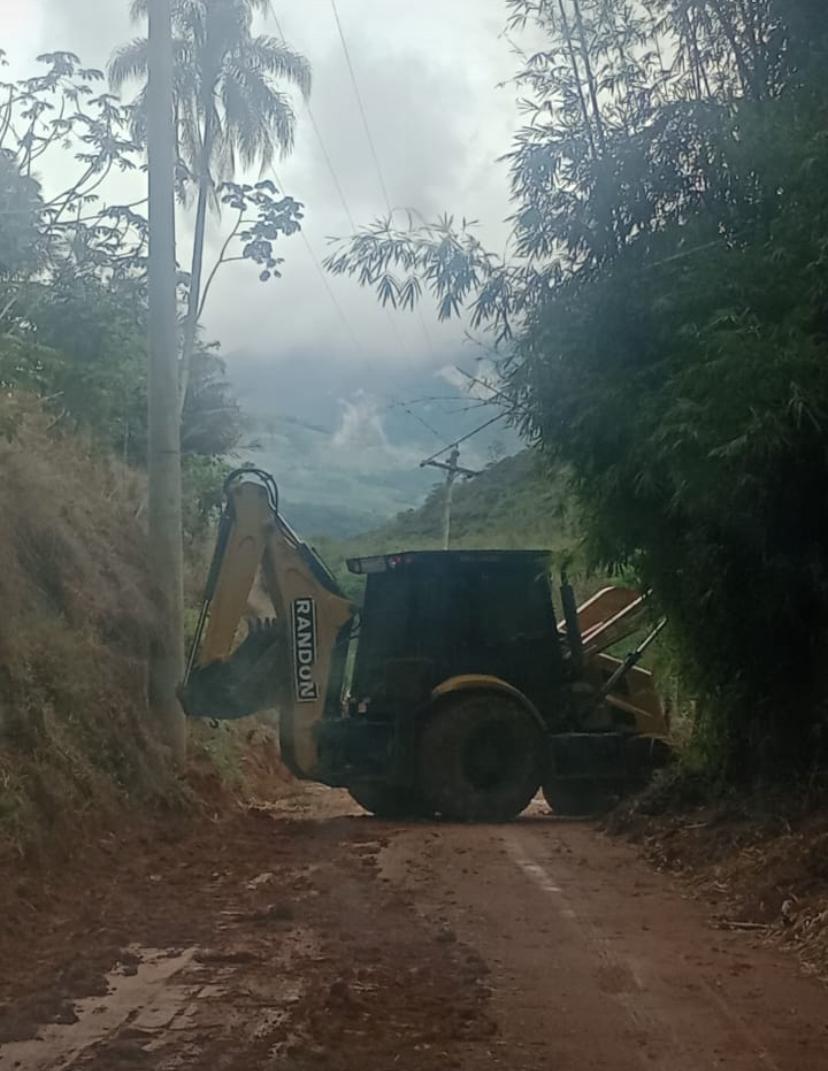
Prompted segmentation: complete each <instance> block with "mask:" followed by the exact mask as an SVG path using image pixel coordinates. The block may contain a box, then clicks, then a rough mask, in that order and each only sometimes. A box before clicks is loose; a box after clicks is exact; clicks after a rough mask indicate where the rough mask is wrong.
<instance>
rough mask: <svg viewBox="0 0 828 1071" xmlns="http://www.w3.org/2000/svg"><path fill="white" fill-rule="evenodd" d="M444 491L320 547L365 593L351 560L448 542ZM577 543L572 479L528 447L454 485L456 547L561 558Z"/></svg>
mask: <svg viewBox="0 0 828 1071" xmlns="http://www.w3.org/2000/svg"><path fill="white" fill-rule="evenodd" d="M444 493H445V492H444V487H443V484H442V483H440V484H437V485H436V486H435V487H434V489H433V490H432V491H431V493H430V494H429V496H428V498H427V499H426V501H425V503H424V504H423V505H422V506H421V507H420V508H419V509H410V510H406V511H405V512H403V513H399V514H398V515H397V516H396V517H395V518H394V519H393V520H391V521H389V522H388V523H387V524H384V525H383V526H382V527H380V528H377V529H375V530H374V531H371V532H367V533H366V534H364V535H361V536H355V537H354V538H352V539H346V540H331V539H320V540H319V541H318V549H319V551H320V553H321V554H322V555H323V557H324V558H325V559H326V561H327V562H328V564H329V566H330V567H331V568H332V569H333V570H334V572H335V573H336V574H337V576H338V577H339V578H340V581H341V582H342V583H343V586H344V587H345V588H346V590H347V591H349V593H351V594H356V593H357V592H358V591H359V581H358V579H357V578H355V577H351V576H350V575H349V574H348V572H347V569H346V567H345V560H346V559H347V558H350V557H357V556H362V555H369V554H383V553H392V552H394V551H401V550H433V549H438V548H440V547H441V546H442V520H443V495H444ZM577 547H578V535H577V518H576V515H575V512H574V510H573V507H572V502H571V498H570V496H569V495H568V493H567V489H566V480H565V478H564V477H563V476H558V477H557V478H556V477H555V476H554V475H553V474H550V473H549V471H548V470H544V469H543V467H542V465H541V463H540V461H539V459H538V456H537V455H536V454H535V453H533V452H532V451H530V450H525V451H523V452H522V453H520V454H517V455H516V456H514V457H509V458H506V459H505V460H503V461H499V462H497V463H496V464H493V465H490V466H489V467H488V468H487V469H486V470H485V471H484V472H482V473H481V475H480V476H477V477H475V478H474V479H472V480H468V481H464V482H462V483H459V484H458V485H457V486H456V488H455V492H454V502H453V508H452V548H454V549H467V550H472V549H477V550H510V549H515V550H517V549H548V550H551V551H553V553H554V554H555V558H556V559H557V560H558V562H559V563H560V564H563V563H564V561H565V559H567V558H571V557H573V556H574V555H575V553H576V550H577Z"/></svg>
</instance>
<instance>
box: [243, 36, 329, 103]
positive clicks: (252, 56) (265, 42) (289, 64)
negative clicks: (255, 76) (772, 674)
mask: <svg viewBox="0 0 828 1071" xmlns="http://www.w3.org/2000/svg"><path fill="white" fill-rule="evenodd" d="M244 54H245V58H246V59H247V60H248V61H249V62H250V63H251V64H253V65H255V66H257V67H259V68H260V69H261V70H262V71H266V72H267V73H268V74H270V75H273V76H274V77H275V78H283V79H285V81H287V82H291V83H293V85H295V86H296V87H297V88H298V89H300V90H301V92H302V96H303V97H305V99H307V98H308V97H309V96H310V93H311V86H312V74H311V65H310V63H309V62H308V60H307V59H306V58H305V57H304V56H303V55H301V54H300V53H299V52H295V51H294V50H293V49H292V48H289V47H288V46H287V45H286V44H285V43H284V41H280V40H279V38H278V37H270V36H268V35H267V34H260V35H259V36H258V37H254V38H252V39H251V40H250V41H249V42H247V43H246V45H245V49H244Z"/></svg>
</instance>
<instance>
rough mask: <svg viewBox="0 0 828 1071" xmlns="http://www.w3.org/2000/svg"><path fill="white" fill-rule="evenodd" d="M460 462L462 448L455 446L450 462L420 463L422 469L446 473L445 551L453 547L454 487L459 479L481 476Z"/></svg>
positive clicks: (444, 509)
mask: <svg viewBox="0 0 828 1071" xmlns="http://www.w3.org/2000/svg"><path fill="white" fill-rule="evenodd" d="M459 460H460V447H459V446H456V445H455V446H454V447H452V451H451V453H450V454H449V459H448V462H446V461H437V460H435V459H434V458H429V460H428V461H422V462H421V463H420V468H434V469H442V470H443V471H444V472H445V473H446V490H445V497H444V499H443V550H449V549H450V547H451V507H452V503H453V501H454V485H455V483H456V482H457V477H458V476H465V477H466V478H467V479H470V478H471V477H472V476H479V475H480V474H479V473H478V472H475V471H474V470H473V469H464V468H462V467H461V466H460V465H459V464H458V462H459Z"/></svg>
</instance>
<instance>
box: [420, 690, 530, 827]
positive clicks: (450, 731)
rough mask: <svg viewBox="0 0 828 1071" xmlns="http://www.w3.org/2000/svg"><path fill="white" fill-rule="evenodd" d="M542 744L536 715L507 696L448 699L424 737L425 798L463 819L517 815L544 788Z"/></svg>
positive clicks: (441, 810)
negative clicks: (541, 786)
mask: <svg viewBox="0 0 828 1071" xmlns="http://www.w3.org/2000/svg"><path fill="white" fill-rule="evenodd" d="M542 743H543V741H542V736H541V731H540V728H539V727H538V725H537V724H536V722H535V720H534V718H533V717H532V716H531V714H530V713H529V712H528V711H527V710H525V709H524V708H523V707H522V706H521V705H520V704H519V703H518V702H516V701H515V700H513V699H511V698H509V697H508V696H504V695H499V694H497V693H488V692H476V693H472V694H467V695H458V696H456V697H453V698H451V699H449V700H444V701H443V703H442V704H441V705H440V707H439V708H438V709H437V710H436V711H435V712H434V713H433V715H432V717H431V720H430V721H429V722H428V724H427V725H426V727H425V729H424V731H423V735H422V738H421V741H420V784H421V786H422V790H423V795H424V796H425V799H426V802H427V803H428V805H429V806H430V807H431V808H433V810H434V811H435V812H437V813H438V814H441V815H442V816H443V817H444V818H449V819H453V820H455V821H460V822H505V821H509V820H511V819H512V818H516V817H517V816H518V815H519V814H520V813H521V811H523V810H525V808H526V807H527V806H528V805H529V803H530V802H531V800H532V799H533V798H534V796H535V795H536V794H537V791H538V789H539V788H540V781H541V753H542Z"/></svg>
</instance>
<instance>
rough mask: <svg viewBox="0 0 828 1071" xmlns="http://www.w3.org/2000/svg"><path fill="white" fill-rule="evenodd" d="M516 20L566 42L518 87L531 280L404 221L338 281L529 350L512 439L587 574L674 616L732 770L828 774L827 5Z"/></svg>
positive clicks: (681, 657) (533, 63) (586, 10)
mask: <svg viewBox="0 0 828 1071" xmlns="http://www.w3.org/2000/svg"><path fill="white" fill-rule="evenodd" d="M509 6H510V9H511V12H512V16H513V28H515V27H518V28H519V27H521V26H524V25H527V24H530V25H531V26H532V28H533V32H534V34H535V39H536V40H537V39H538V36H539V37H540V39H541V40H542V44H541V45H540V46H539V47H538V48H537V50H536V51H535V52H534V53H533V54H531V55H526V56H525V57H524V66H523V68H522V70H521V71H520V72H519V73H518V76H517V81H518V83H519V85H520V86H521V87H522V89H523V92H524V108H525V112H526V116H527V120H526V122H525V124H524V125H523V126H522V127H521V129H520V130H518V132H517V134H516V136H515V141H514V144H513V147H512V151H511V152H510V153H509V156H508V159H509V161H510V164H511V168H512V179H513V195H514V201H515V213H514V216H513V223H514V236H515V248H516V251H517V256H516V257H515V259H514V260H512V261H510V262H504V261H503V260H502V259H500V258H498V257H496V256H492V255H491V254H488V253H486V251H485V250H483V249H482V248H481V247H480V246H479V245H478V244H476V243H475V241H474V239H473V236H472V237H469V235H468V234H467V230H468V227H467V226H466V225H465V224H464V226H463V227H462V228H460V229H459V230H458V229H457V228H455V227H454V225H453V223H452V221H451V219H443V220H441V221H440V222H439V223H437V224H433V225H425V226H423V225H421V224H419V223H415V222H413V221H409V227H408V228H407V229H404V228H402V229H397V230H395V229H394V228H393V227H392V225H391V222H390V221H380V222H378V223H377V224H375V225H374V226H373V227H371V228H368V229H366V230H364V231H362V232H361V233H360V234H359V235H356V236H354V238H352V239H350V240H349V241H347V242H345V243H341V244H340V246H339V248H338V250H337V251H336V252H335V254H334V256H333V258H332V259H331V261H330V262H329V267H330V268H331V269H332V270H334V271H337V272H340V273H347V274H351V275H355V276H357V277H358V278H360V279H361V281H362V282H363V283H365V284H367V285H370V286H372V287H374V288H375V289H376V292H377V294H378V296H379V298H380V299H381V300H383V301H392V302H395V303H399V304H406V303H407V300H408V298H409V295H415V296H416V294H417V293H419V291H418V290H417V286H421V287H424V288H428V289H430V290H431V291H432V293H433V294H434V295H435V296H436V297H437V298H438V300H440V301H441V302H442V304H441V311H442V312H443V314H444V315H450V314H453V313H454V312H456V311H457V310H458V309H459V308H461V306H462V305H463V304H465V303H470V305H471V310H472V315H473V317H474V318H475V319H476V321H477V322H481V323H484V322H490V323H491V324H492V326H493V328H494V329H495V332H496V334H497V336H498V338H500V339H501V340H504V339H506V338H511V337H513V336H514V342H513V344H512V345H510V346H509V348H508V349H507V350H505V351H504V353H503V362H502V366H501V371H502V372H503V374H504V376H505V378H506V383H507V385H506V388H505V392H506V394H508V395H509V396H510V397H511V399H512V403H513V405H514V411H513V415H514V417H515V419H516V420H517V421H518V422H519V423H520V424H521V425H522V427H523V429H524V431H525V432H526V433H527V434H528V435H529V436H530V437H531V438H532V440H533V441H536V442H538V443H539V444H540V445H541V446H542V448H543V449H544V450H545V451H546V452H547V453H548V454H549V455H551V457H552V458H553V459H554V460H556V461H558V462H562V463H564V464H565V465H566V466H567V467H568V469H569V471H570V472H571V473H572V476H573V484H574V487H575V489H576V491H577V493H578V496H579V499H580V502H581V504H582V517H583V520H584V523H585V527H586V532H587V536H588V541H587V549H588V554H589V557H590V560H591V561H593V562H594V563H596V564H597V565H599V566H603V567H604V568H608V569H619V568H624V569H634V570H635V571H637V573H638V574H639V576H640V577H641V578H642V580H643V581H644V582H645V583H648V584H652V585H653V586H654V588H655V591H656V595H657V598H658V599H659V600H660V602H661V604H662V605H663V607H664V608H665V609H666V610H667V611H668V612H669V614H670V617H671V621H672V631H673V642H674V644H675V648H676V652H677V655H676V657H677V659H678V662H679V664H680V666H681V668H682V670H683V673H684V678H685V680H686V681H688V682H690V685H691V687H692V689H693V691H694V694H695V695H696V696H697V697H698V700H699V704H698V705H699V709H700V711H701V717H700V722H699V724H698V726H697V733H696V738H695V746H696V749H697V753H698V754H701V755H702V756H703V757H704V761H705V762H706V763H707V764H708V767H714V768H716V769H718V770H720V771H722V772H724V773H725V774H727V775H730V776H734V775H743V774H750V773H754V772H757V771H758V772H762V773H775V774H777V775H785V774H786V773H788V772H790V770H791V769H792V768H797V767H799V766H801V765H802V764H805V763H809V762H813V761H819V760H823V761H824V760H825V759H826V758H828V753H827V749H826V736H827V735H828V694H826V687H825V684H824V682H823V680H822V675H821V665H822V660H823V648H824V644H825V640H826V637H827V636H828V549H826V548H828V511H826V508H825V504H824V503H825V493H824V488H825V486H826V482H828V453H826V447H825V443H826V420H827V419H828V380H826V377H825V367H826V357H828V352H826V347H828V319H827V318H826V317H827V316H828V312H826V310H828V274H827V273H826V264H828V258H826V249H828V195H826V188H825V183H824V174H825V169H826V166H828V138H826V133H825V131H826V129H828V94H826V90H825V83H824V70H825V67H824V64H825V59H826V56H828V47H827V46H828V22H826V19H825V13H824V5H822V4H820V3H818V2H815V0H740V2H739V4H725V3H722V2H721V0H658V2H657V3H652V4H644V3H638V2H631V3H625V4H612V3H607V2H606V0H555V2H553V3H549V2H548V0H510V2H509ZM441 251H443V252H444V253H446V254H447V259H446V264H447V266H448V267H447V270H446V271H442V272H441V271H435V270H433V267H432V266H433V265H435V264H439V263H441V261H440V256H441ZM409 303H410V302H409Z"/></svg>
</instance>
